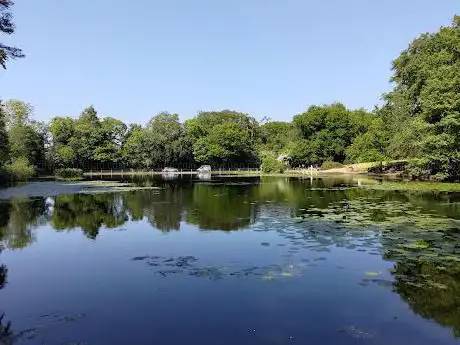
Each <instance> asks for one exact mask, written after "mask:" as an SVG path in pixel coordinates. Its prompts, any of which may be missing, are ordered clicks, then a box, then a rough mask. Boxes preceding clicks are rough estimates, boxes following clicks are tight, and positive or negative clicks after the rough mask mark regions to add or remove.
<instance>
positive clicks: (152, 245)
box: [0, 177, 460, 345]
mask: <svg viewBox="0 0 460 345" xmlns="http://www.w3.org/2000/svg"><path fill="white" fill-rule="evenodd" d="M135 182H136V183H138V184H139V185H142V186H150V187H151V186H156V187H159V188H158V189H145V190H135V191H129V190H124V191H117V192H105V193H90V194H82V193H75V194H70V192H69V191H67V192H66V193H67V194H59V193H60V192H58V193H56V192H53V190H58V191H60V189H59V188H60V187H59V185H58V184H57V183H56V184H55V185H54V182H52V183H50V182H46V184H41V185H35V186H34V187H33V188H31V190H32V191H36V193H35V194H34V192H32V195H36V196H29V197H24V196H23V197H20V198H9V199H8V200H2V201H0V236H1V238H0V239H1V243H2V251H1V253H0V264H1V265H2V266H1V269H0V288H1V289H0V311H1V313H2V314H1V315H3V316H2V318H1V326H0V344H68V345H70V344H97V345H102V344H110V345H114V344H161V345H168V344H178V345H179V344H180V345H182V344H184V345H193V344H196V345H208V344H209V345H219V344H224V345H226V344H231V345H236V344H239V345H244V344H251V345H259V344H260V345H262V344H264V345H265V344H267V345H269V344H334V345H341V344H343V345H348V344H376V345H377V344H379V345H411V344H414V345H424V344H430V345H432V344H438V345H443V344H456V343H457V342H458V337H460V241H459V239H460V234H459V230H460V195H459V194H449V193H437V194H433V193H413V192H412V193H410V192H394V191H373V190H368V189H366V188H362V187H358V183H357V181H355V180H353V179H352V178H347V179H345V178H339V179H334V178H325V179H314V180H310V179H305V180H302V179H296V178H255V177H254V178H235V177H234V178H223V177H220V178H213V179H212V180H199V179H197V178H196V177H182V178H181V177H178V178H175V179H174V178H171V179H161V178H150V179H139V180H136V181H135ZM360 184H362V183H360ZM37 186H38V187H37ZM43 190H45V193H44V192H43Z"/></svg>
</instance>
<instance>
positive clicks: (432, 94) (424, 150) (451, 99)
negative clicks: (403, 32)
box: [383, 16, 460, 180]
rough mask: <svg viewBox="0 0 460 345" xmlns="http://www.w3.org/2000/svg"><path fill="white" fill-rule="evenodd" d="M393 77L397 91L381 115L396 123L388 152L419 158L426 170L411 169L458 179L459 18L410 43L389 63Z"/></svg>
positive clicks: (459, 118)
mask: <svg viewBox="0 0 460 345" xmlns="http://www.w3.org/2000/svg"><path fill="white" fill-rule="evenodd" d="M393 72H394V75H393V78H392V81H393V82H394V83H395V84H396V87H395V89H394V90H393V91H392V92H390V93H389V94H388V95H386V96H385V99H386V104H385V106H384V109H383V113H384V115H385V118H386V122H387V123H388V122H394V119H400V120H401V121H399V123H398V124H399V125H400V126H399V128H394V127H393V128H394V129H395V130H394V132H393V133H391V135H392V138H391V140H390V142H391V143H392V144H391V145H390V148H391V147H393V149H391V150H390V151H392V152H394V153H396V155H398V156H399V157H418V158H421V160H420V161H419V163H420V164H422V163H424V164H425V165H424V166H420V165H417V166H415V167H414V169H415V170H417V169H418V170H419V171H420V172H421V170H423V171H425V172H426V173H427V174H428V175H430V176H432V175H434V176H436V177H437V178H439V179H449V180H457V179H459V178H460V170H458V169H457V168H458V165H459V163H458V162H459V160H460V93H459V90H460V17H458V16H456V17H455V18H454V20H453V23H452V25H451V26H448V27H442V28H441V29H440V30H439V31H437V32H435V33H426V34H423V35H421V36H420V37H418V38H417V39H415V40H414V41H413V42H412V43H411V44H410V45H409V47H408V48H407V49H406V50H405V51H403V52H402V53H401V55H400V56H399V57H398V58H397V59H396V60H395V61H394V62H393ZM401 109H403V113H402V111H401ZM393 126H394V125H393ZM388 127H389V128H392V127H391V126H390V125H388Z"/></svg>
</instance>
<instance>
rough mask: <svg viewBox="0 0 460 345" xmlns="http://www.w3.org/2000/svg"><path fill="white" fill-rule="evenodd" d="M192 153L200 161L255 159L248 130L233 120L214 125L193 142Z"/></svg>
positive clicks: (227, 161) (215, 161)
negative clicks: (207, 132) (209, 130)
mask: <svg viewBox="0 0 460 345" xmlns="http://www.w3.org/2000/svg"><path fill="white" fill-rule="evenodd" d="M193 154H194V157H195V159H196V160H197V161H198V162H200V163H212V164H225V163H237V162H254V161H255V160H256V157H255V152H254V144H253V142H251V138H250V133H249V131H248V130H247V129H245V128H242V127H241V126H240V125H238V124H237V123H235V122H228V123H222V124H218V125H216V126H214V127H213V130H212V132H211V133H209V134H208V135H207V136H205V137H202V138H200V139H198V140H197V141H196V142H195V144H194V145H193Z"/></svg>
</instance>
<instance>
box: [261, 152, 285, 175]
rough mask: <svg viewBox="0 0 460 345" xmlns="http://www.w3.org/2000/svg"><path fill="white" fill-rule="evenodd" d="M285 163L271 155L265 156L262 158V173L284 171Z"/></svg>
mask: <svg viewBox="0 0 460 345" xmlns="http://www.w3.org/2000/svg"><path fill="white" fill-rule="evenodd" d="M285 170H286V165H284V163H283V162H280V161H279V160H277V159H276V158H275V157H273V156H266V157H264V158H263V159H262V171H263V172H264V173H267V174H269V173H280V174H282V173H284V171H285Z"/></svg>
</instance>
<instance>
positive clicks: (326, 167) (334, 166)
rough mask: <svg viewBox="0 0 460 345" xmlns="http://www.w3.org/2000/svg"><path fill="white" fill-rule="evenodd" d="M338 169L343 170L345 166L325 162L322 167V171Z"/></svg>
mask: <svg viewBox="0 0 460 345" xmlns="http://www.w3.org/2000/svg"><path fill="white" fill-rule="evenodd" d="M337 168H343V164H342V163H339V162H333V161H325V162H323V164H322V165H321V169H323V170H329V169H337Z"/></svg>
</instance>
